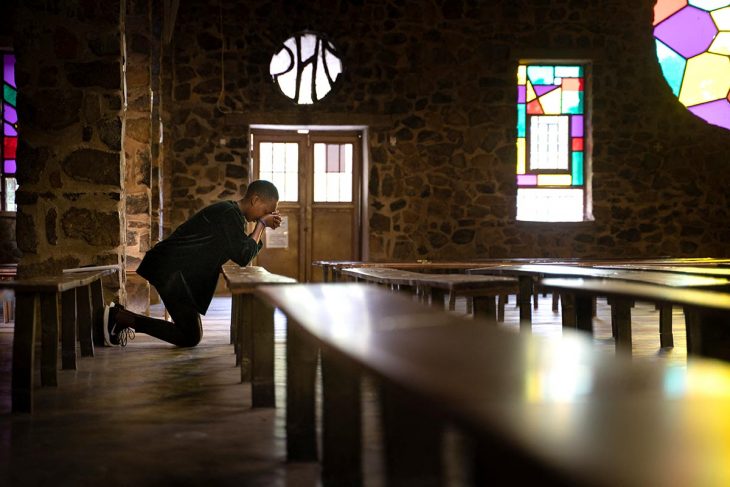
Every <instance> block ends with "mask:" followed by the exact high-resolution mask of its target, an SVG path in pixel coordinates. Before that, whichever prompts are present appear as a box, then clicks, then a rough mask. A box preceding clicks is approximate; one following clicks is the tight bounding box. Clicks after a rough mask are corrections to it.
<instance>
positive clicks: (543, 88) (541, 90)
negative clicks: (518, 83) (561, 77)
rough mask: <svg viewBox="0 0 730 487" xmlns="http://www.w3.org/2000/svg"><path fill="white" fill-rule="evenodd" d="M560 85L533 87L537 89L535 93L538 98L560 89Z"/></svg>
mask: <svg viewBox="0 0 730 487" xmlns="http://www.w3.org/2000/svg"><path fill="white" fill-rule="evenodd" d="M559 86H560V85H533V88H535V93H536V94H537V96H542V95H544V94H545V93H548V92H550V91H553V90H554V89H555V88H558V87H559Z"/></svg>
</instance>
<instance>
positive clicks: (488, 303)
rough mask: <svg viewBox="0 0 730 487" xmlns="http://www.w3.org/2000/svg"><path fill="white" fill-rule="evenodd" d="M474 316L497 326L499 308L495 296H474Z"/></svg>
mask: <svg viewBox="0 0 730 487" xmlns="http://www.w3.org/2000/svg"><path fill="white" fill-rule="evenodd" d="M473 299H474V316H475V317H481V318H484V319H486V320H487V321H488V322H490V323H493V324H495V325H496V324H497V316H496V314H497V306H496V305H495V299H494V296H474V298H473Z"/></svg>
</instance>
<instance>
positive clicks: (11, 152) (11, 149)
mask: <svg viewBox="0 0 730 487" xmlns="http://www.w3.org/2000/svg"><path fill="white" fill-rule="evenodd" d="M17 147H18V138H17V137H5V140H4V141H3V158H5V159H15V152H16V148H17Z"/></svg>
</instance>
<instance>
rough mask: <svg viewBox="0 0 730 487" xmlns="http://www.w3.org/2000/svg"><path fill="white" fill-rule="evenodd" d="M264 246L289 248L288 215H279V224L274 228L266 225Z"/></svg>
mask: <svg viewBox="0 0 730 487" xmlns="http://www.w3.org/2000/svg"><path fill="white" fill-rule="evenodd" d="M266 248H267V249H287V248H289V217H288V216H282V217H281V226H280V227H279V228H277V229H276V230H274V229H272V228H269V227H266Z"/></svg>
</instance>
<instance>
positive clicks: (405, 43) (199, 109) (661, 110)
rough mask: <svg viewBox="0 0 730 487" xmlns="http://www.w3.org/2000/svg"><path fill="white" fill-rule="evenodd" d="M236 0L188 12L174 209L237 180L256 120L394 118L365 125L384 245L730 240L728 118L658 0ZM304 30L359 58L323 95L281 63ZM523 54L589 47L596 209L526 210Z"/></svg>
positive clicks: (182, 38) (236, 187)
mask: <svg viewBox="0 0 730 487" xmlns="http://www.w3.org/2000/svg"><path fill="white" fill-rule="evenodd" d="M221 3H222V17H223V22H222V25H221V23H220V21H219V11H218V9H217V8H216V7H215V6H213V7H211V6H209V4H208V3H207V2H203V1H201V0H197V1H190V2H182V3H181V6H180V12H179V15H178V24H177V26H176V30H175V37H174V46H173V49H174V50H173V60H172V68H171V69H172V70H173V74H172V86H171V92H170V98H169V103H168V104H167V109H168V110H169V113H168V116H169V118H170V120H171V125H170V126H169V132H168V135H171V137H172V141H171V142H170V146H169V149H170V150H169V151H168V153H167V157H166V164H168V165H169V170H170V173H169V174H170V177H171V183H172V195H171V207H172V208H171V209H172V215H171V216H172V218H173V226H174V225H176V224H178V223H180V222H181V221H182V220H183V219H184V218H186V217H187V216H189V215H190V214H191V213H192V212H193V211H195V210H197V209H199V208H200V207H202V206H203V205H205V204H207V203H210V202H213V201H216V200H218V199H221V198H232V197H234V195H236V193H237V192H238V191H240V189H241V187H242V185H243V184H244V183H245V181H246V178H247V177H248V173H249V162H248V161H249V152H248V150H249V148H248V141H247V140H248V139H247V128H248V125H247V124H248V123H299V124H308V123H311V124H316V123H328V122H331V121H332V120H340V121H343V120H356V119H360V120H362V119H365V120H367V119H373V120H375V119H377V120H379V121H382V120H383V119H386V120H388V123H387V124H386V126H379V127H374V128H373V129H371V130H370V140H369V141H368V143H369V151H370V167H369V179H370V187H369V194H368V207H367V212H368V215H367V218H369V223H370V235H368V236H366V237H365V238H368V239H369V245H370V258H372V259H386V258H395V259H413V258H423V257H427V258H432V259H445V258H471V257H529V256H561V257H563V256H592V257H621V256H648V255H674V256H694V255H714V256H728V255H730V249H729V247H728V245H727V243H726V242H727V241H728V237H730V230H729V229H728V225H727V221H728V218H729V217H730V212H729V211H728V208H730V204H729V203H730V202H729V201H728V192H727V190H726V188H727V187H728V182H729V181H728V179H730V176H729V174H730V172H729V171H728V170H727V156H726V154H728V153H730V134H729V133H728V132H727V131H725V130H722V129H719V128H717V127H713V126H709V125H706V124H705V123H704V122H702V121H701V120H700V119H698V118H696V117H694V116H693V115H691V114H690V113H689V112H688V111H687V110H685V109H684V108H683V107H682V106H681V105H679V104H678V102H677V101H676V99H675V98H674V97H673V96H672V93H671V91H670V89H669V87H668V86H667V84H666V82H665V81H664V80H663V78H662V75H661V72H660V69H659V66H658V63H657V60H656V56H655V54H654V43H653V38H652V27H651V25H652V15H653V14H652V7H653V3H654V2H653V1H651V0H644V1H639V2H637V1H635V0H612V1H605V2H576V1H573V0H552V1H544V2H526V1H515V2H475V1H472V0H455V1H449V2H423V1H415V0H413V1H408V0H367V1H358V2H354V1H345V0H342V1H334V2H329V1H328V2H320V1H312V2H307V3H306V4H302V5H298V6H297V8H296V9H294V8H291V4H290V3H289V2H285V1H281V0H279V1H270V0H267V1H264V0H251V1H248V2H245V3H244V2H235V1H232V0H222V2H221ZM304 29H311V30H315V31H320V32H323V33H325V34H327V35H328V36H329V37H330V39H332V41H333V42H334V43H335V45H336V46H337V47H338V48H339V49H340V51H341V53H342V54H343V57H344V63H345V73H344V76H343V79H342V80H341V83H340V84H339V86H338V87H337V88H336V90H335V91H334V93H332V94H330V95H329V96H328V97H327V98H325V99H324V100H322V101H321V102H320V103H319V104H317V105H316V106H302V107H297V106H294V105H293V104H292V103H291V102H290V101H289V100H288V99H286V98H285V97H283V96H282V95H281V94H280V93H279V92H278V89H277V88H276V87H275V86H274V85H273V84H272V82H271V78H270V76H269V74H268V68H269V61H270V59H271V55H272V53H273V52H274V51H275V50H276V49H277V46H278V44H279V43H280V42H282V41H283V40H284V39H286V38H287V37H289V36H290V35H291V34H292V33H295V32H298V31H301V30H304ZM224 42H225V43H224ZM222 47H224V52H223V53H222V54H223V59H224V61H223V64H221V48H222ZM520 58H567V59H576V58H578V59H589V60H591V61H592V69H591V71H592V78H591V80H590V82H591V87H592V95H591V98H592V108H593V141H594V145H593V151H592V153H593V161H592V166H593V173H592V176H593V178H592V181H593V188H592V189H593V214H594V216H595V220H594V221H590V222H582V223H570V224H554V223H549V224H544V223H525V222H516V221H515V193H516V186H515V177H514V167H515V146H514V139H515V129H514V127H515V121H516V114H515V92H516V89H515V74H516V66H517V62H518V59H520ZM222 80H223V82H224V87H225V90H224V92H223V93H222V92H221V81H222ZM232 120H235V121H238V122H231V121H232ZM241 120H243V121H244V122H241ZM341 123H346V122H341ZM221 138H226V139H227V141H228V143H227V144H226V145H225V146H223V145H221V144H220V143H219V140H220V139H221ZM391 140H393V142H394V143H392V144H391V143H390V141H391Z"/></svg>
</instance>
